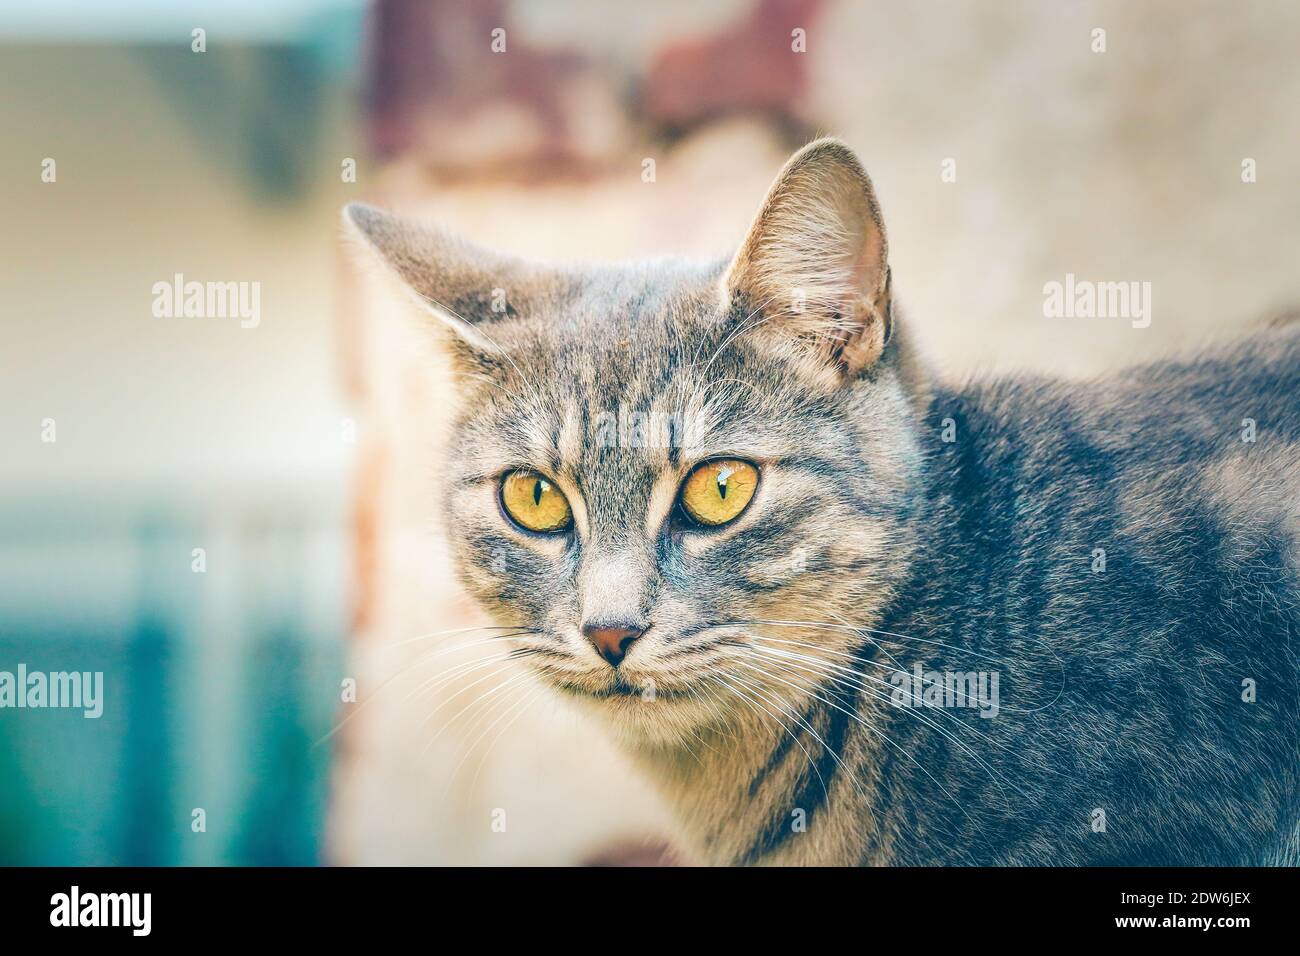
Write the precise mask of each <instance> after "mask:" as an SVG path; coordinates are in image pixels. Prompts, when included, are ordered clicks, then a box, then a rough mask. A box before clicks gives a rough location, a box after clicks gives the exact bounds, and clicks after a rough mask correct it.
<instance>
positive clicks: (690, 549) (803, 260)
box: [347, 140, 920, 741]
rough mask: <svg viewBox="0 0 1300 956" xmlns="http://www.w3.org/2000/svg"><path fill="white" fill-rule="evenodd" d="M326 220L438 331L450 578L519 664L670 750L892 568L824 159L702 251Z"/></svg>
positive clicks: (894, 553)
mask: <svg viewBox="0 0 1300 956" xmlns="http://www.w3.org/2000/svg"><path fill="white" fill-rule="evenodd" d="M702 201H704V200H703V199H702ZM347 218H348V220H349V221H350V223H351V224H352V226H353V227H355V229H356V230H357V231H358V232H359V233H360V234H361V235H362V236H363V237H365V239H366V240H367V241H368V242H369V243H370V244H371V245H372V246H373V247H374V248H375V249H376V250H377V251H378V252H379V254H380V255H381V256H382V257H383V258H384V259H385V260H386V261H387V262H388V264H389V265H390V266H391V267H392V268H393V269H394V270H395V272H396V274H397V275H398V277H400V279H401V280H402V281H403V282H404V283H405V285H406V286H407V287H408V288H409V289H410V290H412V291H413V292H415V293H416V294H417V296H418V301H419V302H420V303H422V305H423V306H424V307H425V308H426V309H427V310H428V312H429V313H431V314H432V315H433V316H434V317H436V319H437V320H438V323H437V324H439V325H441V326H442V327H443V329H444V330H445V339H446V342H447V347H448V348H450V349H451V351H452V354H453V359H454V363H453V364H454V368H455V370H456V379H457V381H456V387H457V392H458V395H459V402H458V405H459V408H458V413H457V417H456V423H455V429H454V437H453V440H452V442H451V445H450V453H449V457H448V461H447V472H446V477H447V480H446V492H445V494H446V505H445V511H446V514H445V518H446V524H447V529H448V534H449V536H450V539H451V541H452V544H453V549H454V553H455V557H456V562H457V566H458V572H459V574H460V576H461V578H462V580H463V582H464V584H465V586H466V587H467V588H468V589H469V591H470V592H471V593H472V594H473V595H474V596H475V597H476V598H477V599H478V601H479V602H480V603H481V604H482V605H483V607H485V608H486V609H487V610H488V611H489V612H490V613H491V614H492V615H493V616H494V617H495V618H496V619H497V621H498V623H500V624H502V625H509V626H511V627H512V628H514V630H513V631H512V632H510V633H511V634H512V635H514V636H511V637H508V638H507V640H510V641H512V642H513V643H514V645H515V646H516V647H517V648H519V649H521V653H520V656H522V657H523V658H524V659H525V660H526V661H527V663H528V664H529V665H530V666H532V667H534V668H535V669H536V670H537V672H538V673H539V674H541V675H542V676H543V677H545V678H546V679H547V680H549V681H550V682H551V683H553V684H554V685H555V686H556V687H557V688H558V689H560V690H561V691H562V692H563V693H565V694H567V695H569V696H572V697H574V698H576V699H578V700H581V701H583V702H585V703H586V704H588V705H590V706H591V707H593V708H595V709H596V710H597V712H598V714H599V715H600V716H601V718H602V719H604V720H605V721H606V722H607V723H609V724H611V725H613V726H614V727H615V728H616V729H617V730H619V731H621V732H623V733H625V734H628V735H631V736H635V737H640V738H643V739H646V740H651V741H654V740H670V739H676V738H678V737H679V736H680V735H682V734H688V733H690V732H691V731H693V730H694V729H696V727H697V726H698V725H699V724H701V723H702V722H708V721H719V720H730V719H735V718H740V717H745V716H754V715H761V714H762V713H763V712H764V711H766V712H767V713H768V714H769V716H770V715H775V714H777V713H779V711H778V708H787V707H791V706H793V705H795V704H796V703H797V701H798V699H799V698H800V697H801V696H803V695H805V694H807V693H809V690H810V688H811V687H813V686H814V685H815V684H816V683H817V682H818V681H819V680H820V679H821V678H820V677H819V676H818V675H819V674H824V673H825V672H826V669H827V667H829V666H833V665H838V664H842V663H843V662H844V661H845V660H846V659H847V658H846V657H845V656H844V655H846V654H848V653H850V652H851V651H852V650H853V649H855V648H857V647H859V646H861V645H862V644H863V643H864V635H863V633H862V632H859V631H856V630H855V627H857V626H862V625H864V624H869V622H872V621H874V619H875V615H876V614H877V613H878V612H879V610H880V609H881V608H882V606H883V605H884V603H885V602H886V601H887V600H888V599H889V596H890V591H891V586H892V585H893V584H894V583H895V582H897V580H898V579H899V577H900V576H901V574H902V573H903V572H904V570H905V567H906V562H907V555H908V551H909V548H910V544H911V530H910V529H911V522H910V515H911V512H912V510H913V508H914V505H915V500H916V493H917V484H918V480H919V471H920V453H919V451H918V443H917V439H916V414H917V412H916V406H917V402H918V398H917V385H916V380H915V376H914V373H913V372H912V370H911V365H910V361H909V358H908V356H907V354H906V351H905V350H904V349H903V347H902V345H901V344H900V335H899V334H898V330H897V329H895V328H894V327H893V326H894V316H893V308H892V304H891V298H890V273H889V267H888V264H887V260H886V242H885V233H884V227H883V224H882V221H881V217H880V213H879V208H878V206H877V203H876V200H875V196H874V194H873V192H872V188H871V184H870V181H869V180H868V178H867V176H866V174H865V172H864V171H863V169H862V167H861V165H860V164H859V162H858V160H857V158H856V157H855V156H854V155H853V153H852V152H851V151H850V150H849V149H848V148H847V147H845V146H844V145H842V144H841V143H839V142H836V141H834V140H820V141H818V142H815V143H812V144H811V145H809V146H807V147H805V148H804V149H803V150H801V151H800V152H799V153H797V154H796V155H795V156H794V157H793V158H792V159H791V160H790V162H789V163H788V164H787V165H786V167H785V169H784V170H782V171H781V173H780V175H779V176H778V178H777V180H776V182H775V183H774V185H773V186H772V188H771V190H770V192H769V193H768V195H767V197H766V199H765V200H764V202H763V204H762V206H761V208H760V210H759V213H758V215H757V217H756V219H755V220H754V223H753V225H752V226H751V229H750V232H749V234H748V236H747V238H746V239H745V241H744V243H743V244H742V246H741V248H740V250H739V252H737V253H736V255H735V256H734V258H732V259H731V260H730V262H729V263H728V262H719V263H715V264H694V263H687V262H681V261H674V260H664V261H653V262H645V263H638V264H632V265H614V266H607V267H594V268H581V269H563V268H558V267H550V266H547V265H542V264H536V263H532V262H526V261H523V260H520V259H515V258H511V257H508V256H503V255H499V254H496V253H490V252H487V251H485V250H482V249H480V248H477V247H474V246H472V245H469V244H467V243H465V242H462V241H459V240H457V239H454V238H452V237H450V236H448V235H446V234H444V233H442V232H440V231H438V230H436V229H432V228H428V227H424V226H419V225H415V224H412V223H409V222H405V221H402V220H399V219H397V218H394V217H392V216H390V215H388V214H386V213H383V212H380V211H379V210H376V209H373V208H370V207H366V206H356V205H354V206H350V207H348V210H347ZM801 661H802V662H803V664H802V665H801V663H800V662H801Z"/></svg>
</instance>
